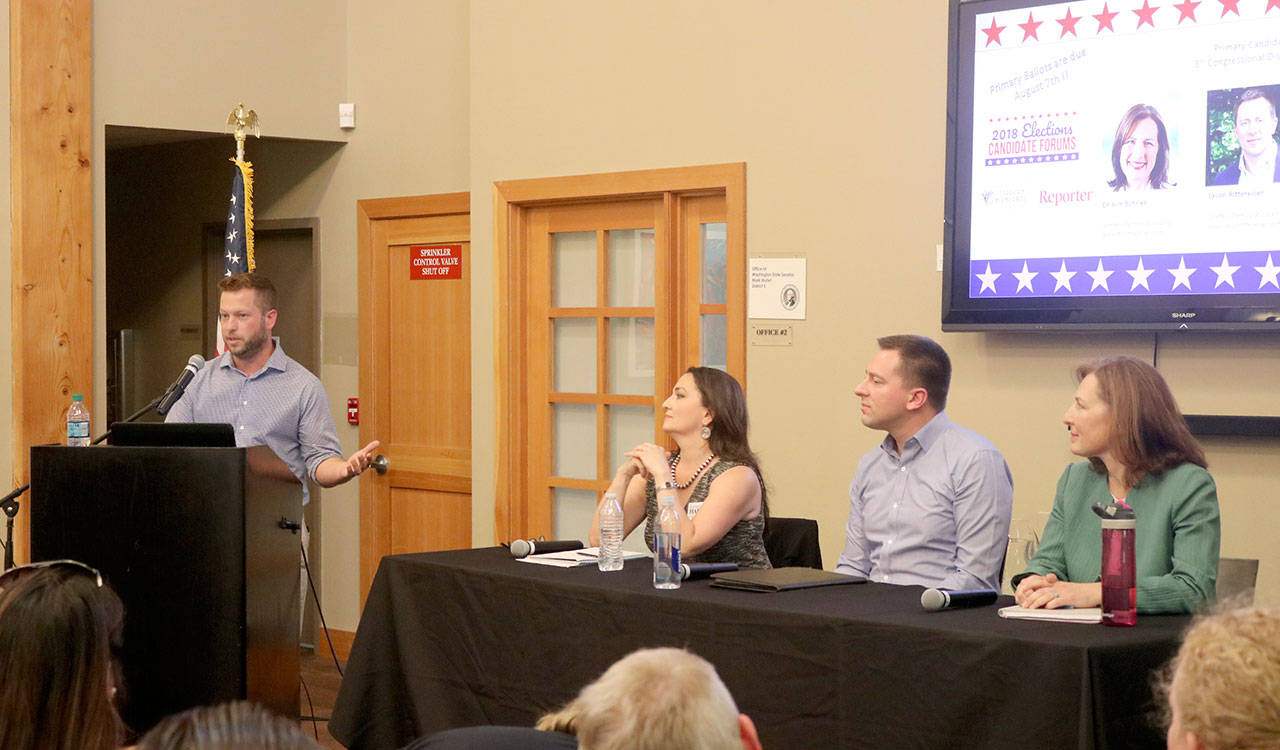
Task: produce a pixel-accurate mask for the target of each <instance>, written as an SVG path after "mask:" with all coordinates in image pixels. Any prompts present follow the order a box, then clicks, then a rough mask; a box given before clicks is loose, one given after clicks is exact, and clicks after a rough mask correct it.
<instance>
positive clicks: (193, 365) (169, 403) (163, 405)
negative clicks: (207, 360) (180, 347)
mask: <svg viewBox="0 0 1280 750" xmlns="http://www.w3.org/2000/svg"><path fill="white" fill-rule="evenodd" d="M202 367H204V357H201V356H200V355H199V354H192V355H191V358H190V359H188V360H187V366H186V367H184V368H182V374H181V375H179V376H178V379H177V380H175V381H173V385H171V386H169V390H167V391H165V392H164V395H163V396H161V397H160V403H159V405H157V406H156V414H159V415H160V416H164V415H165V414H168V413H169V410H170V409H172V408H173V405H174V404H176V403H178V399H180V398H182V394H183V392H184V391H186V390H187V385H188V384H189V383H190V382H191V379H192V378H194V377H195V376H196V373H197V372H200V368H202Z"/></svg>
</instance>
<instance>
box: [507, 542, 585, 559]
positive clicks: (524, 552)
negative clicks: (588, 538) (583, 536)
mask: <svg viewBox="0 0 1280 750" xmlns="http://www.w3.org/2000/svg"><path fill="white" fill-rule="evenodd" d="M582 547H583V544H582V542H580V541H578V540H577V539H566V540H563V541H558V540H554V539H548V540H542V539H529V540H527V541H526V540H524V539H517V540H515V541H514V542H512V543H511V556H512V557H514V558H516V559H520V558H522V557H528V556H529V555H541V554H543V553H545V552H568V551H569V550H574V549H582Z"/></svg>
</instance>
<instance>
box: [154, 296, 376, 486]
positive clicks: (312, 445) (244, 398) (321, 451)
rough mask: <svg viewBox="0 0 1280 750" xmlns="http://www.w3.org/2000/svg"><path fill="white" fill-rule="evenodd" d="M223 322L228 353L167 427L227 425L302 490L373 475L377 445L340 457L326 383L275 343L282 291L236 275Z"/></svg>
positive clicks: (190, 391)
mask: <svg viewBox="0 0 1280 750" xmlns="http://www.w3.org/2000/svg"><path fill="white" fill-rule="evenodd" d="M218 288H219V289H221V290H222V295H221V298H220V301H219V304H218V321H219V325H220V326H221V328H222V339H223V341H224V342H225V344H226V351H225V352H223V353H222V355H221V356H219V357H217V358H216V359H214V360H211V361H210V362H209V363H207V364H206V365H205V366H204V369H203V370H201V371H200V372H199V373H197V374H196V376H195V377H194V378H193V379H192V380H191V383H190V384H189V385H188V386H187V389H186V392H185V393H183V395H182V398H180V399H179V400H178V402H177V403H176V404H174V406H173V408H172V409H171V410H170V411H169V413H168V415H166V417H165V421H166V422H226V423H229V424H230V425H231V426H232V428H233V429H234V430H235V435H236V445H237V446H242V447H243V446H250V445H266V446H267V447H269V448H271V450H272V451H274V452H275V454H276V455H277V456H279V457H280V458H281V460H283V461H284V462H285V463H286V464H287V465H288V466H289V469H290V470H291V471H292V472H293V474H294V476H296V477H297V478H298V481H299V482H301V483H302V502H303V504H304V505H305V504H306V503H307V502H308V501H309V500H310V497H309V493H308V491H307V479H313V480H315V482H316V484H319V485H320V486H321V487H334V486H337V485H339V484H342V483H343V482H346V481H348V480H350V479H351V478H352V477H356V476H359V475H360V473H361V472H363V471H364V470H365V469H367V468H369V464H370V463H371V462H372V460H373V453H374V451H375V450H377V448H378V445H379V443H378V441H377V440H374V441H373V442H371V443H369V444H368V445H366V446H365V447H363V448H361V449H360V450H358V451H356V452H355V453H353V454H351V457H350V458H343V457H342V445H341V444H340V443H339V442H338V433H337V429H336V428H335V427H334V424H333V417H332V416H331V415H330V414H329V397H328V395H327V394H326V393H325V390H324V385H322V384H321V383H320V379H319V378H317V377H316V376H315V375H313V374H311V373H310V372H309V371H308V370H307V368H305V367H303V366H302V365H300V364H298V363H297V362H295V361H294V360H293V359H291V358H290V357H289V356H288V355H287V354H285V353H284V349H282V348H281V347H280V340H279V339H277V338H274V337H272V336H271V330H272V328H274V327H275V324H276V315H277V311H276V288H275V285H273V284H272V283H271V280H270V279H268V278H267V277H265V276H263V275H262V274H250V273H238V274H234V275H231V276H227V277H225V278H223V279H222V281H220V282H219V283H218Z"/></svg>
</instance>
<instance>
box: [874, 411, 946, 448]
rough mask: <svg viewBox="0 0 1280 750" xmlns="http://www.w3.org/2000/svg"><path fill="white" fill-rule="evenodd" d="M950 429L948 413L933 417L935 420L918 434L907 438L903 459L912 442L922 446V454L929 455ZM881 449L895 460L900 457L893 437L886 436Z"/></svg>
mask: <svg viewBox="0 0 1280 750" xmlns="http://www.w3.org/2000/svg"><path fill="white" fill-rule="evenodd" d="M950 427H951V420H950V419H948V418H947V413H946V412H942V411H940V412H938V413H937V414H935V415H933V419H930V420H929V421H928V422H926V423H925V425H924V427H921V428H920V429H919V430H916V434H914V435H912V436H911V437H909V438H907V440H906V445H904V446H902V457H903V458H906V454H907V448H908V447H909V446H910V444H911V441H912V440H914V441H916V444H917V445H919V446H920V452H921V453H928V452H929V448H930V446H932V445H933V444H934V443H936V442H938V438H939V437H941V436H942V435H943V434H944V433H945V432H946V431H947V429H948V428H950ZM880 448H881V449H882V450H884V452H885V453H888V454H890V455H892V456H893V457H894V458H897V457H898V444H897V443H896V442H894V440H893V435H885V436H884V440H883V441H882V442H881V443H880Z"/></svg>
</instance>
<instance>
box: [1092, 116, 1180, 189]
mask: <svg viewBox="0 0 1280 750" xmlns="http://www.w3.org/2000/svg"><path fill="white" fill-rule="evenodd" d="M1111 168H1112V169H1113V170H1114V172H1115V177H1114V178H1113V179H1111V180H1108V181H1107V184H1108V185H1110V186H1111V189H1112V190H1115V191H1117V192H1118V191H1121V190H1147V189H1151V190H1159V189H1162V188H1170V187H1173V183H1172V182H1170V181H1169V132H1168V130H1166V129H1165V126H1164V119H1163V118H1161V117H1160V113H1159V112H1157V111H1156V108H1155V107H1152V106H1151V105H1149V104H1135V105H1133V106H1132V107H1130V108H1129V111H1127V112H1125V113H1124V117H1122V118H1121V119H1120V124H1119V125H1118V126H1117V127H1116V138H1115V141H1114V142H1113V143H1112V144H1111Z"/></svg>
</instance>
